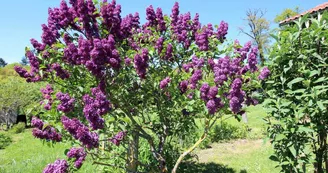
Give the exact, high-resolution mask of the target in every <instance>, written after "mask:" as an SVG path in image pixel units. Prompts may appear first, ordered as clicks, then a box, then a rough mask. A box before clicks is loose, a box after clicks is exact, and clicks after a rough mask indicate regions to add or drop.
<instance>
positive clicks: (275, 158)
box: [269, 155, 279, 162]
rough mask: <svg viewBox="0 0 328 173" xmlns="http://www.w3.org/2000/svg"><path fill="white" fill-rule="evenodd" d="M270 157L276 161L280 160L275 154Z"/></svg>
mask: <svg viewBox="0 0 328 173" xmlns="http://www.w3.org/2000/svg"><path fill="white" fill-rule="evenodd" d="M269 159H270V160H272V161H275V162H279V159H278V157H277V156H275V155H271V156H270V157H269Z"/></svg>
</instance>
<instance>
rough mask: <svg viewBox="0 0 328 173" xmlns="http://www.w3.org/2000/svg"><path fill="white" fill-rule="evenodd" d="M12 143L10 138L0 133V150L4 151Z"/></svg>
mask: <svg viewBox="0 0 328 173" xmlns="http://www.w3.org/2000/svg"><path fill="white" fill-rule="evenodd" d="M11 142H12V139H11V137H10V136H8V135H6V134H4V133H0V149H4V148H5V147H7V146H8V145H10V144H11Z"/></svg>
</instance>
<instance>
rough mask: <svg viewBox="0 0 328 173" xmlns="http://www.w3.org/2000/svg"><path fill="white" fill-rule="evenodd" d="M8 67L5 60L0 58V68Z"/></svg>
mask: <svg viewBox="0 0 328 173" xmlns="http://www.w3.org/2000/svg"><path fill="white" fill-rule="evenodd" d="M6 65H7V63H6V61H5V60H4V59H3V58H0V67H4V66H6Z"/></svg>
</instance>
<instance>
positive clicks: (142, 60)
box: [134, 48, 149, 79]
mask: <svg viewBox="0 0 328 173" xmlns="http://www.w3.org/2000/svg"><path fill="white" fill-rule="evenodd" d="M148 60H149V56H148V49H146V48H144V49H142V54H141V55H139V54H136V55H135V56H134V67H135V69H136V72H137V74H138V76H139V77H140V78H141V79H145V78H146V72H147V67H148Z"/></svg>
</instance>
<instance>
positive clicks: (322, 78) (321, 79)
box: [313, 77, 327, 83]
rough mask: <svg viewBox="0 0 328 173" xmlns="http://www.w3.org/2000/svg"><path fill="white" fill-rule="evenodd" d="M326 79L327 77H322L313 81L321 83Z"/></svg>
mask: <svg viewBox="0 0 328 173" xmlns="http://www.w3.org/2000/svg"><path fill="white" fill-rule="evenodd" d="M325 80H327V78H326V77H321V78H319V79H317V80H316V81H314V82H313V83H319V82H323V81H325Z"/></svg>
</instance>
